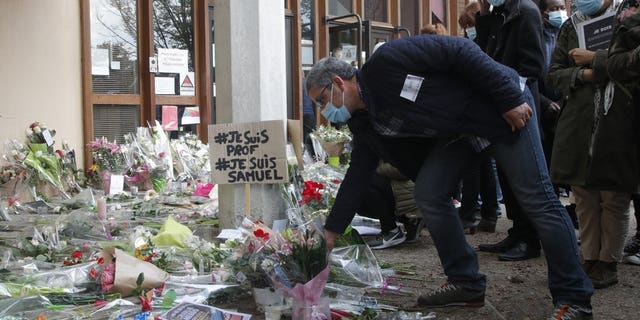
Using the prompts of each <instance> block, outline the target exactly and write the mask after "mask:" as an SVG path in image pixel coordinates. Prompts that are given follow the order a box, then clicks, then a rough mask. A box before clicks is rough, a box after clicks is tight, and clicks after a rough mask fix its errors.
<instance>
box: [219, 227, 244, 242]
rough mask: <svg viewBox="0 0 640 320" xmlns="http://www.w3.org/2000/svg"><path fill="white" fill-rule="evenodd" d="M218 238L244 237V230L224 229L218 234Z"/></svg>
mask: <svg viewBox="0 0 640 320" xmlns="http://www.w3.org/2000/svg"><path fill="white" fill-rule="evenodd" d="M217 238H218V239H231V240H233V239H239V238H242V232H241V231H240V230H238V229H222V230H221V231H220V234H218V237H217Z"/></svg>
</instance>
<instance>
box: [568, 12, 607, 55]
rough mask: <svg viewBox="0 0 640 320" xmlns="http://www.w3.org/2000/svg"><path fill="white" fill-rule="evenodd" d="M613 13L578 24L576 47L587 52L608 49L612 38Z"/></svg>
mask: <svg viewBox="0 0 640 320" xmlns="http://www.w3.org/2000/svg"><path fill="white" fill-rule="evenodd" d="M614 14H615V12H610V13H605V14H603V15H601V16H599V17H597V18H593V19H591V20H588V21H585V22H582V23H579V24H578V28H577V33H578V46H579V47H580V48H582V49H587V50H589V51H596V50H598V49H603V50H606V49H609V42H611V37H613V25H614V23H615V19H614Z"/></svg>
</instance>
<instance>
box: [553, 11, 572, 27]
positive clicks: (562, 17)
mask: <svg viewBox="0 0 640 320" xmlns="http://www.w3.org/2000/svg"><path fill="white" fill-rule="evenodd" d="M567 19H568V17H567V11H566V10H557V11H551V12H549V23H550V24H551V25H552V26H554V27H556V28H560V26H562V24H563V23H564V22H565V21H566V20H567Z"/></svg>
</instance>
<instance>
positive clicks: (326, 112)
mask: <svg viewBox="0 0 640 320" xmlns="http://www.w3.org/2000/svg"><path fill="white" fill-rule="evenodd" d="M320 113H321V114H322V116H323V117H324V118H325V119H327V121H329V122H333V123H341V122H347V120H349V119H351V113H349V110H347V107H346V106H345V105H344V91H342V106H341V107H340V108H338V107H336V106H335V105H334V104H333V84H332V85H331V101H329V103H327V106H326V107H324V109H322V112H320Z"/></svg>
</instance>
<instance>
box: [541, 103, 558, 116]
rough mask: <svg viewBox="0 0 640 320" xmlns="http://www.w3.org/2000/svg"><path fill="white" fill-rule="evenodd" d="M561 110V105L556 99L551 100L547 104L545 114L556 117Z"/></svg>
mask: <svg viewBox="0 0 640 320" xmlns="http://www.w3.org/2000/svg"><path fill="white" fill-rule="evenodd" d="M559 112H560V105H559V104H558V103H556V102H555V101H551V103H549V105H548V106H547V108H546V110H545V112H544V115H545V117H546V118H555V117H556V116H557V115H558V113H559Z"/></svg>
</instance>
